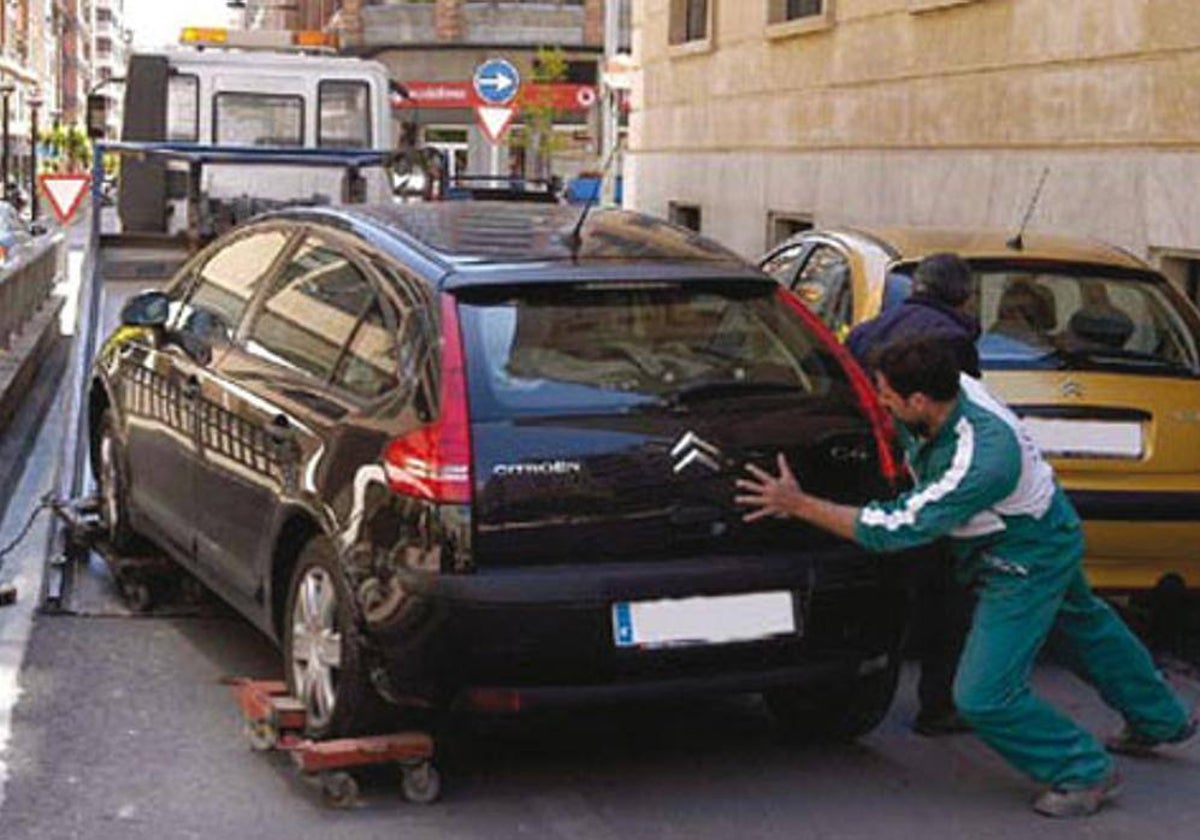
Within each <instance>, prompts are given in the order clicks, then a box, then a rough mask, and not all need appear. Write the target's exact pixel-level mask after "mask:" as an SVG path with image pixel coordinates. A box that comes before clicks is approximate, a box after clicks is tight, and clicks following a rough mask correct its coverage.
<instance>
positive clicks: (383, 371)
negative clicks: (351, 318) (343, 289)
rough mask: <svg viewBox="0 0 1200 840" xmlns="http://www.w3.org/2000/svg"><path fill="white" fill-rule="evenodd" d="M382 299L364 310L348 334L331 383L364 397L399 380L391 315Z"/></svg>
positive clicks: (383, 392)
mask: <svg viewBox="0 0 1200 840" xmlns="http://www.w3.org/2000/svg"><path fill="white" fill-rule="evenodd" d="M383 306H384V303H383V301H381V300H379V299H376V301H375V302H374V303H373V304H372V305H371V307H370V308H369V309H368V310H367V312H366V314H365V315H364V316H363V318H362V320H361V321H359V323H358V326H357V327H356V328H355V330H354V334H353V335H352V336H351V337H350V343H349V345H347V347H346V352H345V353H344V354H343V357H342V361H341V364H340V365H339V366H338V370H337V374H336V375H335V376H334V378H333V381H334V384H336V385H338V386H340V387H342V388H345V389H346V390H347V391H351V392H353V393H355V394H359V395H360V396H364V397H378V396H380V395H382V394H385V393H387V392H388V391H390V390H392V389H393V388H395V387H396V386H397V385H399V384H400V376H399V365H398V364H397V361H396V342H395V335H396V328H395V318H394V317H388V316H392V315H393V314H394V313H392V312H391V308H390V307H389V308H388V312H387V313H386V315H385V313H384V309H383Z"/></svg>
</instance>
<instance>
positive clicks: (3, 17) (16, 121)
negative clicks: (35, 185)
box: [0, 0, 57, 192]
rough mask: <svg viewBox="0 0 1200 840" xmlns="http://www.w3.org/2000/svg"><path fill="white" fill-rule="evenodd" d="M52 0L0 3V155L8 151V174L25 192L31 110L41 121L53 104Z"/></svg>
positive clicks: (27, 185)
mask: <svg viewBox="0 0 1200 840" xmlns="http://www.w3.org/2000/svg"><path fill="white" fill-rule="evenodd" d="M53 5H54V0H10V2H5V3H4V4H3V6H2V7H0V100H7V106H8V126H7V130H6V131H5V130H4V127H3V126H0V132H2V133H3V136H0V147H2V148H0V155H4V154H5V150H6V151H7V153H6V155H5V156H6V157H7V159H8V160H7V164H6V165H0V168H7V170H8V171H7V174H8V175H9V178H10V180H12V181H13V182H15V183H17V184H19V185H21V186H22V188H23V189H24V190H25V191H26V192H28V191H29V189H30V188H31V187H30V178H31V173H30V169H31V166H32V161H31V156H30V151H31V148H32V145H31V142H30V141H31V137H32V131H33V122H34V120H33V112H34V110H35V109H36V110H37V111H38V116H39V117H40V118H41V119H42V122H41V125H42V126H45V125H46V122H47V117H48V115H49V112H50V111H51V110H52V109H53V107H54V92H55V88H56V79H57V76H56V68H57V61H56V59H55V56H56V53H55V50H54V46H53V45H54V34H53V30H52V28H51V26H50V23H51V18H50V13H51V9H52V8H53Z"/></svg>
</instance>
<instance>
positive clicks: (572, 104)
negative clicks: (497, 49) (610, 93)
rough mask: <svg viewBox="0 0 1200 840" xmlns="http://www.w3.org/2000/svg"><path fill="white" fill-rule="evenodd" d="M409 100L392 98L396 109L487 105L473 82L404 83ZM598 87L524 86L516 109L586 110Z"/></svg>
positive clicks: (555, 84) (595, 97)
mask: <svg viewBox="0 0 1200 840" xmlns="http://www.w3.org/2000/svg"><path fill="white" fill-rule="evenodd" d="M404 86H405V87H406V88H407V89H408V97H407V98H405V97H402V96H393V97H392V107H393V108H475V107H477V106H479V105H486V104H487V103H485V102H481V101H480V99H479V97H478V96H476V95H475V90H474V88H473V87H472V86H471V83H470V82H405V83H404ZM596 99H597V91H596V86H595V85H579V84H569V83H566V82H555V83H552V84H536V83H533V84H524V85H521V92H520V93H519V94H518V95H517V99H516V102H515V104H516V106H517V107H546V108H553V109H555V110H556V111H586V110H588V109H589V108H591V107H592V106H593V105H595V104H596Z"/></svg>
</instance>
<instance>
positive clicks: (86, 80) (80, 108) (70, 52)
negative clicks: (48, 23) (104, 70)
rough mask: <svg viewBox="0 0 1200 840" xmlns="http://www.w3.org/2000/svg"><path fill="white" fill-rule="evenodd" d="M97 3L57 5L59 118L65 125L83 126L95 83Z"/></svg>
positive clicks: (67, 0) (77, 0)
mask: <svg viewBox="0 0 1200 840" xmlns="http://www.w3.org/2000/svg"><path fill="white" fill-rule="evenodd" d="M94 3H95V0H61V2H57V3H55V4H54V13H53V24H52V25H53V27H54V31H55V32H56V33H57V35H58V44H57V46H58V58H59V62H60V63H59V69H58V107H57V109H56V110H57V112H58V117H59V119H60V120H61V121H62V123H64V124H66V125H83V124H84V121H85V119H86V117H87V114H86V108H87V94H88V91H89V90H91V87H92V84H93V68H92V48H93V43H92V25H93V19H94V18H93V16H94Z"/></svg>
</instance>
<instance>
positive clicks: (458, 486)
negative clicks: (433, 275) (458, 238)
mask: <svg viewBox="0 0 1200 840" xmlns="http://www.w3.org/2000/svg"><path fill="white" fill-rule="evenodd" d="M441 314H442V325H441V326H442V329H441V332H442V346H441V364H440V367H439V371H438V372H439V376H438V379H439V385H438V412H437V418H436V419H435V420H434V421H433V422H432V423H428V424H426V425H424V426H422V427H420V428H419V429H416V430H414V431H412V432H409V433H408V434H406V435H405V436H404V437H400V438H396V439H395V440H393V441H392V442H391V443H389V444H388V445H387V448H386V449H385V450H384V456H383V467H384V472H385V473H386V474H387V479H388V484H389V485H390V486H391V488H392V490H394V491H395V492H397V493H400V494H403V495H405V496H414V497H416V498H420V499H427V500H429V501H432V502H439V503H444V504H470V502H471V425H470V414H469V413H468V411H467V378H466V373H465V372H464V370H463V348H462V331H461V330H460V329H459V325H458V309H457V307H456V305H455V301H454V298H453V297H452V296H451V295H448V294H445V293H443V294H442V296H441Z"/></svg>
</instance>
